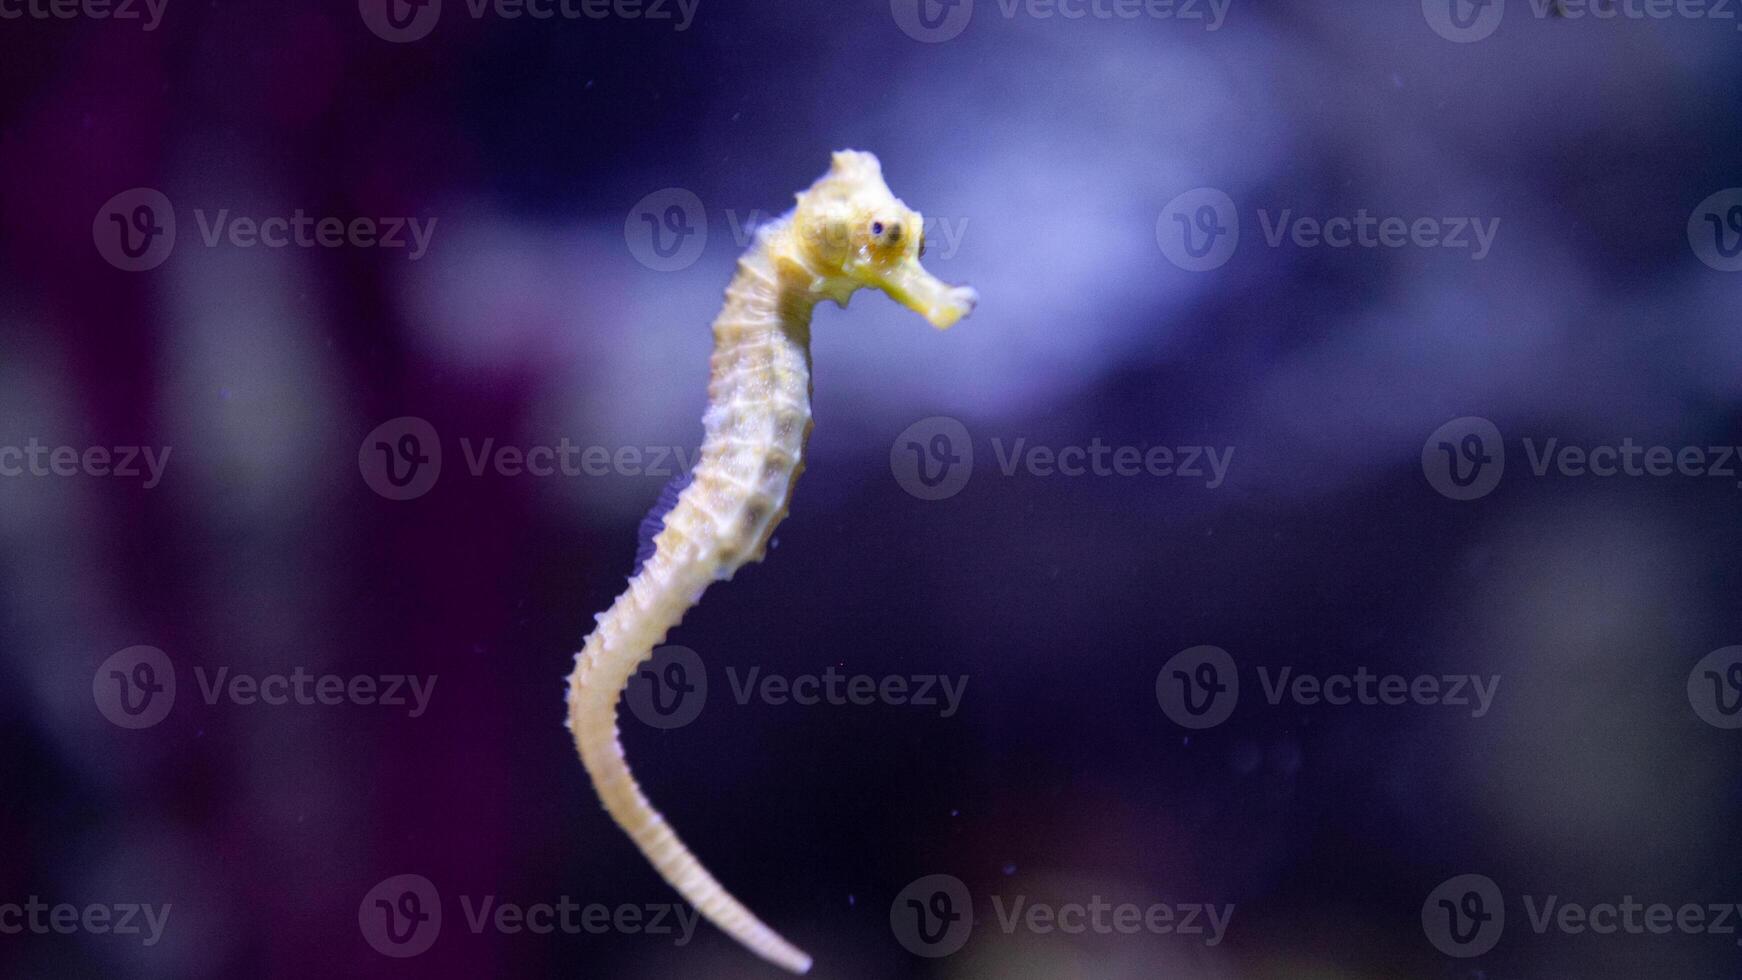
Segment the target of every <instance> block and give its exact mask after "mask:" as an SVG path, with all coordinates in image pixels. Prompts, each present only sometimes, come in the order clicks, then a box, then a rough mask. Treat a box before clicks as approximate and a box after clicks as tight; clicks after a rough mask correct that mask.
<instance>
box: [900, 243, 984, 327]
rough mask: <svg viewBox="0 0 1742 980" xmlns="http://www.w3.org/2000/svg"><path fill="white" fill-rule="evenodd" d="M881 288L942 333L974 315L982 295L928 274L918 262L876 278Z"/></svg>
mask: <svg viewBox="0 0 1742 980" xmlns="http://www.w3.org/2000/svg"><path fill="white" fill-rule="evenodd" d="M874 275H875V278H876V283H877V286H878V288H880V289H882V290H883V291H884V292H885V293H888V294H889V298H890V299H893V300H895V301H896V302H897V303H900V304H901V305H902V306H905V307H907V308H908V309H910V310H912V311H913V312H915V313H918V314H919V315H920V316H923V317H925V318H926V319H927V320H929V321H930V322H931V325H932V326H934V327H937V328H938V329H939V330H948V329H949V328H950V327H953V326H955V325H956V321H958V320H960V319H962V318H963V317H965V316H967V315H968V314H970V313H972V312H974V305H975V304H976V303H978V302H979V301H980V294H979V293H977V292H975V291H974V289H973V287H971V286H952V285H950V284H949V283H946V282H944V281H943V280H941V279H939V278H938V277H937V276H934V275H932V274H931V273H929V272H927V271H926V270H925V266H923V265H920V264H919V260H918V259H916V258H910V259H906V260H904V261H902V262H900V263H899V264H897V265H895V266H893V267H892V268H890V269H889V270H887V271H879V272H876V273H875V274H874Z"/></svg>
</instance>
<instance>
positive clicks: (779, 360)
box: [567, 150, 978, 973]
mask: <svg viewBox="0 0 1742 980" xmlns="http://www.w3.org/2000/svg"><path fill="white" fill-rule="evenodd" d="M924 254H925V219H924V217H923V216H922V215H920V214H919V213H918V212H916V211H913V210H911V209H910V208H908V207H907V205H906V204H904V203H902V202H901V201H900V200H899V199H897V198H896V197H895V195H894V194H892V193H891V192H890V190H889V186H888V185H887V184H886V183H884V180H883V168H882V165H881V164H880V163H879V162H878V160H877V158H876V157H875V156H873V155H872V154H870V153H863V152H857V151H852V150H844V151H841V152H837V153H835V154H834V155H833V157H832V158H831V162H830V167H829V170H828V172H827V173H825V174H824V175H823V176H822V177H820V178H818V179H817V181H816V182H815V183H813V184H812V185H811V186H810V187H809V188H808V189H806V190H804V191H801V192H800V193H799V194H798V195H797V202H796V204H795V206H794V207H793V209H792V210H791V211H789V212H787V213H786V214H785V215H783V216H782V217H781V218H779V219H777V220H775V221H773V222H770V223H768V224H766V225H763V226H762V227H760V228H759V229H758V230H757V232H756V235H755V239H754V241H753V243H752V244H751V246H750V248H749V249H748V250H747V251H746V252H745V253H744V255H743V256H742V257H740V258H739V260H738V270H737V273H736V275H735V276H734V277H733V279H732V282H731V284H730V285H728V286H727V287H726V297H725V304H724V306H723V307H722V308H721V310H720V313H719V315H718V316H717V317H715V318H714V324H713V331H714V351H713V355H712V357H711V359H710V362H709V364H710V379H709V382H708V407H707V411H706V413H705V414H704V416H703V418H702V425H703V429H704V438H703V442H702V450H701V455H700V457H699V461H698V462H697V464H696V466H695V467H694V468H693V470H692V476H691V480H690V482H689V484H688V486H686V487H684V488H683V489H682V492H681V493H679V494H678V495H677V497H676V500H675V502H674V503H672V504H671V507H670V510H669V512H668V513H666V514H665V515H664V519H663V522H662V523H661V522H657V521H655V518H656V515H649V519H650V521H653V522H655V524H656V526H657V532H656V533H654V534H653V536H652V539H651V544H652V549H651V553H650V554H646V555H645V556H644V560H643V562H642V564H641V567H640V568H639V569H638V570H637V571H636V572H635V573H634V575H633V576H632V577H631V578H630V580H629V585H628V588H626V589H625V590H624V592H623V594H622V595H620V596H618V597H617V600H616V601H615V602H614V603H612V605H611V607H610V608H609V609H607V610H606V611H605V612H603V613H600V614H599V615H597V616H595V617H594V619H595V621H596V624H597V625H596V626H595V628H594V629H593V631H592V633H591V634H589V635H588V636H587V638H586V640H585V642H584V643H583V645H582V648H581V651H580V652H579V653H577V654H576V655H575V668H574V671H573V672H572V673H571V674H570V675H569V678H568V722H567V724H568V728H569V731H570V732H571V733H572V734H573V736H574V740H575V748H576V749H577V750H578V751H579V752H580V755H581V762H582V764H584V765H585V766H586V769H587V773H588V775H590V776H591V777H592V781H593V787H594V788H595V789H596V790H597V791H598V793H599V798H600V800H602V801H603V803H604V805H605V809H606V811H608V812H609V813H610V814H611V817H612V819H614V820H615V821H616V822H617V825H618V826H619V827H621V828H623V830H624V831H625V832H626V833H627V834H628V835H629V837H630V839H632V840H633V841H634V842H635V844H636V846H637V847H639V848H640V849H641V853H642V854H643V855H645V856H646V857H647V859H648V861H650V862H651V863H652V864H653V867H654V868H655V869H656V870H658V871H659V873H660V874H661V875H662V876H664V878H665V880H666V881H667V882H669V883H670V884H671V886H672V887H673V888H675V889H677V891H678V892H679V894H681V895H682V896H683V897H684V898H685V899H686V900H687V901H689V903H690V904H691V905H693V906H695V907H696V909H697V910H699V911H700V912H701V913H702V915H704V916H706V917H707V919H708V921H710V922H712V923H714V924H715V925H716V926H718V927H719V928H720V929H722V930H723V931H725V932H726V933H727V934H728V935H730V936H732V938H734V939H736V940H738V942H740V943H742V944H743V945H744V946H745V947H747V948H748V949H749V950H750V951H751V952H754V953H756V954H757V955H758V956H761V957H762V958H764V959H766V960H768V961H769V962H771V963H774V964H776V965H777V966H781V967H784V968H785V969H787V970H790V971H792V972H794V973H805V972H807V971H808V970H809V969H810V966H811V958H810V956H809V955H807V954H806V953H805V952H804V951H802V950H800V949H799V948H798V947H797V946H794V945H793V944H792V943H790V942H787V941H786V940H785V939H784V938H782V937H781V936H780V935H779V934H778V933H776V932H775V931H774V930H773V929H770V928H769V927H768V926H766V925H764V924H763V923H762V921H761V920H760V919H758V918H757V917H756V916H755V915H753V914H751V912H750V910H749V909H747V908H745V907H744V905H743V903H741V902H739V901H738V900H737V899H736V898H734V897H733V896H732V895H731V893H730V892H728V891H726V890H725V888H723V887H722V886H721V885H720V883H719V882H718V881H716V880H715V878H714V876H713V875H712V874H710V873H709V872H708V870H707V869H706V868H705V867H703V866H702V863H701V862H700V861H699V860H697V858H696V857H695V855H694V854H692V853H691V852H690V849H689V848H688V847H687V846H685V845H684V843H683V841H682V840H680V839H679V838H678V836H677V834H676V833H675V832H674V831H673V830H672V829H671V826H670V825H669V824H668V823H667V822H666V820H665V818H664V817H662V816H661V815H660V814H659V812H658V811H656V810H655V809H654V808H653V806H652V805H651V804H650V803H649V802H648V800H647V797H646V795H645V794H644V793H643V792H642V790H641V787H640V785H639V784H638V783H637V782H636V781H635V777H634V776H633V775H632V774H631V773H630V771H629V764H628V762H627V761H626V759H625V758H624V754H623V744H622V742H621V740H620V738H619V734H618V728H617V702H618V700H619V698H620V697H621V695H622V692H623V689H624V686H625V685H626V684H628V682H629V679H630V678H631V677H632V676H633V675H634V673H635V671H636V670H637V669H638V668H639V667H640V665H641V664H642V663H643V662H644V661H646V660H647V659H648V658H649V656H650V655H651V653H652V651H653V648H654V647H655V646H656V645H658V644H660V643H662V642H664V640H665V637H666V634H667V633H668V632H669V631H670V630H671V629H672V628H673V627H675V626H677V625H678V623H680V622H681V621H682V619H683V616H684V613H686V612H688V611H689V609H690V608H691V607H692V606H694V605H695V604H696V603H697V602H698V601H700V599H701V596H702V592H703V591H704V590H706V589H707V587H708V586H709V585H710V584H711V583H713V582H715V581H724V580H727V579H730V578H731V577H732V575H733V574H734V573H735V572H737V570H738V569H739V568H741V567H743V566H744V565H745V564H747V563H749V562H759V561H761V560H762V558H763V556H764V554H765V553H766V551H767V547H768V541H769V538H770V537H771V536H772V535H773V533H774V529H775V526H776V525H778V524H779V523H780V522H781V520H782V519H784V518H785V517H786V514H787V508H788V506H789V505H790V503H791V500H792V489H793V485H794V483H795V481H797V479H798V476H799V474H800V473H801V472H802V471H803V470H804V451H805V444H806V442H807V441H808V440H809V438H810V433H811V428H812V421H811V408H810V396H811V353H810V336H811V312H812V311H813V310H814V309H815V308H816V306H817V304H818V303H820V302H822V301H824V300H833V301H834V302H835V303H836V304H838V305H840V306H842V307H845V306H846V305H847V301H848V299H849V298H850V297H851V296H852V295H853V293H854V292H856V291H858V290H859V289H861V288H866V287H869V288H873V289H878V290H881V291H882V292H884V293H886V294H887V295H888V296H889V297H890V298H892V299H894V300H895V301H896V302H898V303H900V304H902V305H903V306H906V307H908V308H909V309H911V310H913V311H914V312H916V313H918V314H920V315H921V316H923V317H925V319H926V320H928V321H930V322H931V324H932V325H933V326H935V327H937V328H938V329H940V330H943V329H947V328H949V327H950V326H952V325H954V324H955V323H956V322H957V321H959V320H960V319H962V318H963V317H965V316H967V315H968V314H969V313H970V312H972V311H973V309H974V305H975V304H976V303H977V302H978V295H977V294H976V293H975V292H974V290H973V289H972V288H969V287H966V286H949V285H946V284H944V283H943V282H941V281H940V280H938V279H937V278H936V277H935V276H933V275H931V274H930V273H928V272H927V271H926V270H925V267H924V266H923V265H922V264H921V263H920V259H921V257H922V256H924Z"/></svg>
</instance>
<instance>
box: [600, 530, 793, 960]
mask: <svg viewBox="0 0 1742 980" xmlns="http://www.w3.org/2000/svg"><path fill="white" fill-rule="evenodd" d="M662 557H663V556H660V555H656V556H655V557H654V559H653V560H652V561H650V562H648V564H647V565H646V567H644V568H643V569H642V570H641V572H640V573H639V574H637V575H636V576H635V577H634V578H633V579H632V580H630V583H629V588H628V589H627V590H626V591H625V592H624V593H623V595H621V596H620V597H618V599H617V601H616V602H615V603H614V604H612V606H611V608H610V609H608V610H606V611H605V612H604V613H602V614H600V615H599V616H598V626H597V628H595V629H594V630H593V632H592V634H591V635H590V636H588V637H587V640H586V643H585V644H584V645H583V647H582V649H581V652H580V653H579V654H576V656H575V669H574V672H573V673H571V674H570V675H569V697H568V700H569V719H568V725H569V730H570V731H571V732H572V733H573V734H574V738H575V748H576V749H577V750H579V752H580V754H581V763H582V764H583V765H585V766H586V767H587V774H588V775H589V776H591V777H592V780H593V788H594V789H596V790H597V791H598V793H599V798H600V799H601V800H602V801H604V804H605V809H606V810H607V811H608V812H609V813H610V814H611V817H612V819H614V820H616V821H617V825H618V826H620V827H622V828H623V830H624V831H625V832H626V833H628V835H629V837H630V839H632V840H634V841H635V846H636V847H639V848H640V849H641V853H642V854H643V855H645V856H646V857H647V860H648V861H649V862H650V863H651V864H652V865H653V866H654V868H655V869H657V870H658V871H659V873H660V875H661V877H663V878H665V880H666V881H667V882H669V883H670V884H671V886H672V887H673V888H675V889H677V891H678V894H680V895H682V896H683V897H684V899H685V900H687V901H688V902H689V903H690V904H691V905H693V906H695V907H696V910H697V911H699V912H701V914H702V915H703V916H705V917H706V918H707V920H708V921H709V922H712V923H713V924H714V925H716V926H718V927H719V928H720V929H721V930H723V931H724V932H725V933H726V934H728V935H730V936H731V937H732V938H734V939H736V940H738V941H739V942H740V943H743V944H744V946H745V947H746V948H748V949H749V950H750V951H751V952H753V953H755V954H756V955H758V956H760V957H762V958H763V959H765V960H767V961H769V962H770V963H773V964H775V965H776V966H779V967H782V968H784V969H787V970H790V971H792V972H794V973H805V972H808V971H809V970H810V967H811V958H810V956H809V955H808V954H806V953H805V952H804V951H803V950H801V949H799V948H798V947H796V946H794V945H793V944H791V943H789V942H787V941H786V940H785V939H783V938H781V936H780V934H779V933H777V932H775V931H774V930H773V929H770V928H769V927H768V926H766V925H764V924H763V923H762V920H760V919H758V918H757V917H756V916H755V915H753V914H751V912H750V910H749V909H747V908H745V907H744V905H743V903H741V902H739V901H738V900H737V899H736V898H733V897H732V895H731V893H730V892H727V891H726V889H725V888H724V887H722V886H721V885H720V883H719V882H718V881H717V880H715V878H714V876H713V875H712V874H709V873H708V869H707V868H704V867H703V866H702V863H701V861H699V860H697V859H696V856H695V855H694V854H692V853H691V852H690V849H689V848H688V847H687V846H685V845H684V842H683V841H682V840H680V839H679V838H678V836H677V834H676V832H674V831H673V830H672V829H671V825H670V824H668V823H667V822H666V820H665V818H664V817H663V816H661V815H660V813H659V811H657V810H655V809H654V808H653V805H652V804H650V803H649V802H648V801H647V796H646V795H645V794H644V793H642V791H641V785H640V784H639V783H637V782H636V781H635V777H634V775H633V774H631V773H630V771H629V763H628V761H627V760H626V759H625V758H624V755H623V743H622V741H621V740H620V739H619V737H618V730H617V702H618V700H619V699H620V698H621V696H622V693H623V688H624V686H625V685H627V684H628V683H629V679H630V678H631V677H632V676H634V674H635V671H636V670H637V668H639V667H640V665H641V664H642V663H643V662H644V661H646V660H647V659H648V657H649V656H650V655H651V654H652V652H653V648H654V647H655V646H656V645H658V644H659V643H661V642H663V641H664V640H665V635H666V633H667V631H669V630H670V629H671V628H672V627H673V626H676V625H677V624H678V622H679V621H680V620H682V618H683V615H684V613H685V612H687V611H688V610H689V608H690V607H691V606H693V605H695V603H696V600H697V599H699V598H700V597H701V593H702V590H703V589H705V588H707V585H708V582H709V581H710V579H707V578H702V579H701V580H699V581H698V580H697V573H696V572H694V571H687V572H686V566H687V567H688V568H691V569H693V568H694V566H695V563H693V562H683V561H666V560H662Z"/></svg>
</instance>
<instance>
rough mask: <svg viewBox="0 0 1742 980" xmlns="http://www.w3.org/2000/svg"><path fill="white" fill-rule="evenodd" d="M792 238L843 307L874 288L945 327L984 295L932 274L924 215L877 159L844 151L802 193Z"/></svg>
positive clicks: (824, 290)
mask: <svg viewBox="0 0 1742 980" xmlns="http://www.w3.org/2000/svg"><path fill="white" fill-rule="evenodd" d="M788 233H789V234H791V235H792V236H793V239H794V242H795V244H796V247H797V248H799V249H801V250H802V251H803V254H804V256H805V260H806V261H805V265H806V266H807V267H808V268H809V269H811V270H812V271H813V272H814V273H816V275H817V277H818V282H817V285H816V287H815V288H816V290H817V291H818V292H819V293H821V294H822V295H823V296H825V297H827V298H829V299H833V300H834V301H836V302H837V303H840V304H841V305H842V306H845V305H846V304H847V298H848V297H849V296H851V295H852V294H853V293H854V292H855V291H856V290H859V289H862V288H865V287H871V288H873V289H880V290H882V291H883V292H885V293H887V294H888V295H889V297H890V298H891V299H894V300H895V301H896V302H898V303H900V304H901V305H903V306H905V307H907V308H908V309H910V310H913V311H914V312H915V313H918V314H919V315H921V316H923V317H925V318H926V319H927V320H929V321H931V323H932V325H933V326H935V327H937V328H938V329H940V330H942V329H946V328H948V327H950V326H952V325H954V324H955V322H956V321H957V320H960V319H961V318H962V317H965V316H967V315H968V314H969V313H971V312H973V310H974V304H975V303H976V302H977V301H978V299H979V296H978V294H977V293H975V292H974V290H973V289H971V288H969V287H967V286H950V285H948V284H946V283H944V282H942V281H940V280H939V279H938V278H937V277H936V276H934V275H932V274H931V273H929V272H927V271H926V270H925V266H923V265H921V264H920V259H921V258H922V257H923V256H924V255H925V217H924V216H923V215H921V214H920V213H919V212H918V211H915V210H913V209H912V208H910V207H908V206H907V205H906V204H903V203H902V201H901V199H900V198H898V197H896V196H895V195H894V194H892V193H891V192H890V190H889V185H888V184H885V183H884V182H883V166H882V164H880V163H879V162H878V161H877V157H875V156H874V155H872V154H870V153H862V152H858V151H855V150H842V151H840V152H838V153H836V154H835V155H834V158H833V161H832V163H831V165H830V167H829V172H828V173H826V174H824V175H823V176H822V177H821V178H819V179H818V180H817V182H816V183H814V184H812V185H811V186H810V188H809V189H807V190H805V191H803V192H801V193H800V194H799V195H798V207H797V208H796V209H795V210H794V212H793V218H792V223H791V224H790V225H789V226H788Z"/></svg>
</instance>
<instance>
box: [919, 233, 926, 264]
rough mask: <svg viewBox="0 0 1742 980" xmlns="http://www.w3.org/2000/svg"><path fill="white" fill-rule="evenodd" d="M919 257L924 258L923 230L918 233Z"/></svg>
mask: <svg viewBox="0 0 1742 980" xmlns="http://www.w3.org/2000/svg"><path fill="white" fill-rule="evenodd" d="M919 257H920V258H922V259H923V258H925V232H923V231H922V232H920V233H919Z"/></svg>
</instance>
